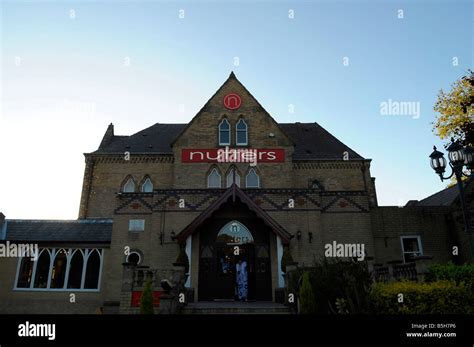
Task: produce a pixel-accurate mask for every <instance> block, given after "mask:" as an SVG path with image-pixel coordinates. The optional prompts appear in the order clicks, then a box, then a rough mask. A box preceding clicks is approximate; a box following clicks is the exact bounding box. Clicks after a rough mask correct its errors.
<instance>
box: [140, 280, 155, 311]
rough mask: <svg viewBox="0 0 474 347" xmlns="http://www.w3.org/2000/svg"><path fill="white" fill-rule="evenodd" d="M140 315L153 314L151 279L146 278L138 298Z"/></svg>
mask: <svg viewBox="0 0 474 347" xmlns="http://www.w3.org/2000/svg"><path fill="white" fill-rule="evenodd" d="M140 313H141V314H153V313H154V311H153V286H152V283H151V278H148V279H147V281H146V283H145V288H144V289H143V293H142V296H141V298H140Z"/></svg>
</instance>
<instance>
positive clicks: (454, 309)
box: [370, 280, 474, 314]
mask: <svg viewBox="0 0 474 347" xmlns="http://www.w3.org/2000/svg"><path fill="white" fill-rule="evenodd" d="M399 294H403V302H400V303H399V301H398V299H399ZM370 300H371V303H372V305H373V311H374V313H379V314H472V313H474V294H473V292H472V291H471V290H470V289H469V287H467V286H466V285H465V284H464V283H463V282H462V283H460V284H456V282H455V281H445V280H441V281H435V282H431V283H419V282H411V281H400V282H393V283H380V282H379V283H375V284H374V285H373V286H372V290H371V292H370Z"/></svg>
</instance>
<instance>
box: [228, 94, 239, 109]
mask: <svg viewBox="0 0 474 347" xmlns="http://www.w3.org/2000/svg"><path fill="white" fill-rule="evenodd" d="M240 105H242V99H241V98H240V95H238V94H234V93H231V94H227V95H226V96H224V106H225V108H227V109H229V110H236V109H238V108H239V107H240Z"/></svg>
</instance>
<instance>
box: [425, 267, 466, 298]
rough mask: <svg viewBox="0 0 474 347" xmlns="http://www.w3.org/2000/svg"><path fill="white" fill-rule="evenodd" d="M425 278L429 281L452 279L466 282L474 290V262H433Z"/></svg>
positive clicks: (457, 281)
mask: <svg viewBox="0 0 474 347" xmlns="http://www.w3.org/2000/svg"><path fill="white" fill-rule="evenodd" d="M425 279H426V281H427V282H434V281H437V280H452V281H456V283H458V284H459V283H461V282H464V283H465V284H466V286H468V287H469V288H471V290H472V291H474V264H464V265H456V264H453V263H452V262H449V263H446V264H433V265H431V266H430V267H429V268H428V273H427V274H426V277H425Z"/></svg>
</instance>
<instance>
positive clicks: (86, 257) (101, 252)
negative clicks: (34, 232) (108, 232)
mask: <svg viewBox="0 0 474 347" xmlns="http://www.w3.org/2000/svg"><path fill="white" fill-rule="evenodd" d="M61 249H64V250H65V251H66V254H67V255H66V259H67V263H66V264H67V265H66V274H65V277H64V284H63V287H62V288H50V286H51V274H52V271H53V265H54V261H55V260H56V255H57V254H58V253H59V251H61ZM84 250H85V253H84V252H83V251H82V249H81V248H65V247H55V248H49V247H45V248H42V249H41V250H40V252H39V255H40V254H41V253H42V252H48V253H49V256H50V260H49V272H48V284H47V287H46V288H34V284H35V277H36V270H37V264H38V259H39V255H38V259H37V260H36V261H35V262H34V264H33V271H32V272H31V280H30V286H29V287H28V288H19V287H17V285H18V278H19V276H20V265H21V262H22V261H23V257H19V258H18V262H17V268H16V276H15V283H14V284H13V290H15V291H34V292H100V288H101V283H102V270H103V265H104V249H103V248H84ZM77 251H79V252H81V253H82V257H83V258H82V261H83V263H82V278H81V287H80V288H67V286H68V282H69V270H70V268H71V260H72V257H73V255H74V254H75V252H77ZM93 252H97V253H98V254H99V259H100V265H99V278H98V280H97V288H96V289H84V285H85V278H86V270H87V263H88V261H89V256H90V255H91V254H92V253H93Z"/></svg>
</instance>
